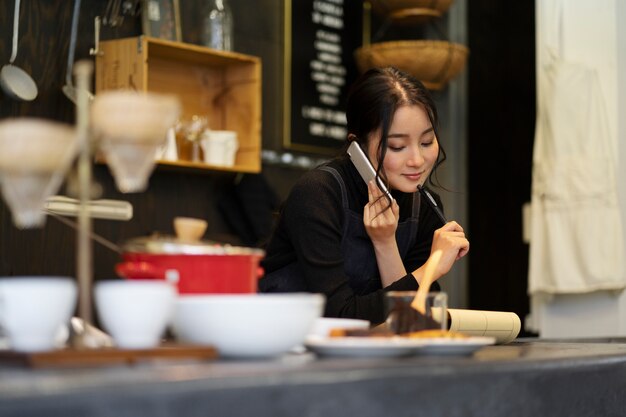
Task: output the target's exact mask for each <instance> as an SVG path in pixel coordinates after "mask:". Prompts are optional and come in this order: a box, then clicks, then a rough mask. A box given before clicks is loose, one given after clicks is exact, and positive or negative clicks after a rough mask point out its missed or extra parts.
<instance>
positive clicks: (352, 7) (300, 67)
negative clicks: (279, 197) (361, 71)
mask: <svg viewBox="0 0 626 417" xmlns="http://www.w3.org/2000/svg"><path fill="white" fill-rule="evenodd" d="M362 37H363V3H362V1H361V0H285V86H284V88H285V97H284V109H285V111H284V145H285V147H287V148H290V149H294V150H299V151H307V152H317V153H336V152H337V150H338V149H339V148H340V147H341V146H342V145H343V144H344V143H345V140H346V135H347V130H346V116H345V99H346V95H347V91H348V89H349V87H350V85H351V83H352V82H353V81H354V80H355V78H356V77H357V75H358V73H357V69H356V64H355V62H354V57H353V53H354V51H355V50H356V49H357V48H358V47H360V46H361V44H362Z"/></svg>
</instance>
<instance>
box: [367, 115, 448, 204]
mask: <svg viewBox="0 0 626 417" xmlns="http://www.w3.org/2000/svg"><path fill="white" fill-rule="evenodd" d="M380 136H381V133H380V132H376V133H373V134H371V135H370V137H369V141H368V147H367V156H368V157H369V158H370V161H372V164H373V165H374V169H378V166H377V160H378V157H377V152H378V144H379V143H380ZM437 155H439V143H438V142H437V138H436V137H435V132H434V130H433V127H432V125H431V123H430V120H429V119H428V116H427V114H426V111H425V110H424V109H423V108H422V107H421V106H417V105H411V106H402V107H400V108H398V109H397V110H396V113H395V114H394V116H393V121H392V122H391V127H390V128H389V135H388V138H387V153H386V155H385V160H384V161H383V169H384V170H385V174H386V175H387V180H388V181H389V185H390V187H391V188H392V189H395V190H399V191H402V192H405V193H412V192H415V191H416V189H417V186H418V185H420V184H424V183H425V182H426V179H427V178H428V176H429V175H430V172H431V171H432V169H433V166H434V165H435V162H436V161H437Z"/></svg>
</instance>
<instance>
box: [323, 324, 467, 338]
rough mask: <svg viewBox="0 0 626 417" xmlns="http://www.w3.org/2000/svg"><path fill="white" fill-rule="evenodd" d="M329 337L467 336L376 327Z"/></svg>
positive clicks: (338, 331) (333, 333)
mask: <svg viewBox="0 0 626 417" xmlns="http://www.w3.org/2000/svg"><path fill="white" fill-rule="evenodd" d="M329 337H406V338H409V339H467V338H468V337H469V336H467V335H465V334H463V333H459V332H453V331H450V330H440V329H428V330H419V331H414V332H409V333H401V334H395V333H394V332H392V331H391V330H389V329H387V328H384V327H378V328H373V329H345V328H342V329H340V328H335V329H331V330H330V333H329Z"/></svg>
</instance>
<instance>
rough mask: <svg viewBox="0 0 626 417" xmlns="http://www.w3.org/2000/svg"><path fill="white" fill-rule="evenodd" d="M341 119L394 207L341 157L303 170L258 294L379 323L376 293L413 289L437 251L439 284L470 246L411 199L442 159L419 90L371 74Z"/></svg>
mask: <svg viewBox="0 0 626 417" xmlns="http://www.w3.org/2000/svg"><path fill="white" fill-rule="evenodd" d="M346 117H347V122H348V125H347V128H348V143H350V142H351V141H357V142H358V143H359V144H360V145H361V147H362V149H363V150H364V151H365V152H366V154H367V156H368V158H369V159H370V161H371V162H372V165H373V166H374V169H375V170H376V171H377V175H378V176H379V177H380V179H381V180H382V181H383V182H384V183H385V184H386V185H387V187H388V188H389V189H390V190H391V194H392V196H393V198H394V200H393V201H391V202H390V201H389V200H388V199H387V198H386V197H384V196H383V193H382V191H381V190H380V189H379V187H378V186H377V185H374V182H370V183H369V184H365V182H364V181H363V180H362V179H361V177H360V176H359V173H358V171H357V170H356V168H355V167H354V166H353V165H352V163H351V161H350V159H349V158H348V157H347V156H346V155H345V153H344V154H343V155H342V156H340V157H339V158H337V159H335V160H333V161H331V162H329V163H328V164H325V165H322V166H321V167H318V168H316V169H314V170H312V171H310V172H308V173H306V174H305V175H303V176H302V178H301V179H299V181H298V182H297V183H296V185H295V186H294V187H293V189H292V191H291V193H290V195H289V197H288V199H287V201H286V202H285V204H284V206H283V208H282V210H281V215H280V218H279V221H278V224H277V227H276V229H275V231H274V234H273V236H272V238H271V240H270V242H269V244H268V247H267V254H266V257H265V259H264V261H263V267H264V269H265V273H266V275H265V277H263V278H262V279H261V280H260V282H259V288H260V291H262V292H289V291H309V292H318V293H323V294H325V295H326V311H325V316H328V317H350V318H359V319H366V320H370V321H371V322H372V323H373V324H378V323H381V322H383V321H384V320H385V311H384V295H385V292H387V291H391V290H416V289H417V288H418V285H419V283H420V281H421V279H422V277H423V274H424V270H425V265H426V263H428V262H429V261H430V262H433V260H432V257H431V253H433V252H435V251H436V250H439V251H441V253H442V256H441V258H440V260H439V262H438V263H437V266H436V270H435V271H436V272H435V279H438V278H439V277H441V276H442V275H444V274H445V273H447V272H448V271H449V270H450V268H451V267H452V265H453V264H454V262H455V261H456V260H458V259H460V258H461V257H463V256H464V255H465V254H466V253H467V251H468V250H469V242H468V241H467V239H466V238H465V234H464V232H463V228H462V227H461V226H460V225H459V224H457V223H456V222H454V221H451V222H448V223H446V224H445V225H442V221H441V220H440V219H439V217H438V216H437V215H436V213H435V212H434V211H433V210H432V209H431V208H430V207H429V206H428V205H427V204H426V203H425V202H422V201H420V193H418V192H417V187H418V185H420V186H421V185H424V184H425V183H426V181H427V180H428V181H429V183H430V184H432V179H431V177H432V175H433V174H434V171H435V170H436V168H437V167H438V166H439V164H441V162H443V160H444V159H445V152H444V151H443V149H442V148H441V146H440V144H439V141H438V138H437V131H436V128H437V121H438V120H437V111H436V108H435V103H434V101H433V100H432V98H431V96H430V94H429V92H428V90H426V88H425V87H424V85H423V84H422V83H421V82H419V81H417V80H415V79H413V78H412V77H410V76H408V75H407V74H404V73H403V72H401V71H399V70H397V69H394V68H384V69H372V70H370V71H368V72H367V73H365V74H363V75H362V76H361V77H360V78H359V79H358V80H357V81H356V83H355V84H354V85H353V86H352V88H351V90H350V94H349V95H348V102H347V111H346ZM436 199H437V200H438V199H439V198H438V197H437V196H436Z"/></svg>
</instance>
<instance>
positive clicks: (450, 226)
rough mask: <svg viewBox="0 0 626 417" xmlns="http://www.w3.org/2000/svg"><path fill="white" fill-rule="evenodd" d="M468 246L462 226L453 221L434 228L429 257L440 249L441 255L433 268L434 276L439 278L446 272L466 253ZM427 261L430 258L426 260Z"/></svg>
mask: <svg viewBox="0 0 626 417" xmlns="http://www.w3.org/2000/svg"><path fill="white" fill-rule="evenodd" d="M469 246H470V244H469V240H467V238H466V237H465V232H464V231H463V227H461V225H460V224H458V223H457V222H455V221H450V222H448V223H446V224H445V225H443V226H442V227H441V228H439V229H437V230H435V234H434V236H433V243H432V246H431V249H430V253H431V257H432V254H433V253H435V252H436V251H441V257H440V259H439V262H438V264H437V266H436V270H435V275H436V277H437V278H439V277H441V276H442V275H445V274H447V273H448V272H449V271H450V269H451V268H452V265H454V262H455V261H457V260H459V259H461V258H462V257H464V256H465V255H467V252H469ZM429 261H431V258H429V259H428V261H426V262H427V263H428V262H429Z"/></svg>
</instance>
